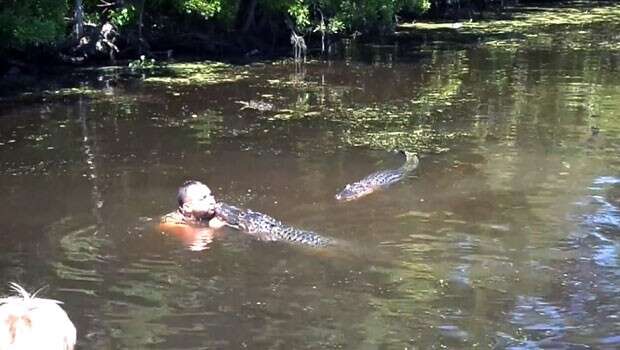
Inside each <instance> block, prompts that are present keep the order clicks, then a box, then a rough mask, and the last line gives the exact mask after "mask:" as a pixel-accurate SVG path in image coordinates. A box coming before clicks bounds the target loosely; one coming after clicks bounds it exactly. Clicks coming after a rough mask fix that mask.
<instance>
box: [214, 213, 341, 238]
mask: <svg viewBox="0 0 620 350" xmlns="http://www.w3.org/2000/svg"><path fill="white" fill-rule="evenodd" d="M215 215H217V216H218V217H219V218H220V219H222V220H224V221H225V222H226V223H228V224H229V225H231V226H235V227H237V228H239V229H241V230H243V231H245V232H247V233H248V234H251V235H253V236H255V237H257V238H259V239H261V240H264V241H285V242H290V243H296V244H301V245H307V246H311V247H324V246H327V245H329V244H330V243H333V242H332V240H330V239H328V238H326V237H323V236H321V235H319V234H317V233H315V232H312V231H306V230H300V229H298V228H295V227H291V226H288V225H286V224H283V223H282V222H280V221H278V220H276V219H274V218H272V217H271V216H269V215H266V214H263V213H259V212H255V211H252V210H244V209H240V208H237V207H235V206H232V205H228V204H225V203H218V205H217V207H216V209H215Z"/></svg>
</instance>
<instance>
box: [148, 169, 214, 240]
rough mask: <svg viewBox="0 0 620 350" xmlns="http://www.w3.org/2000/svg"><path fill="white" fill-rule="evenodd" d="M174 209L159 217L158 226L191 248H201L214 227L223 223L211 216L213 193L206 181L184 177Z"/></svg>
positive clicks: (211, 237) (212, 212)
mask: <svg viewBox="0 0 620 350" xmlns="http://www.w3.org/2000/svg"><path fill="white" fill-rule="evenodd" d="M177 202H178V204H179V207H178V208H177V210H175V211H173V212H171V213H168V214H166V215H164V216H163V217H162V218H161V221H160V224H159V228H160V230H161V231H163V232H164V233H167V234H172V235H175V236H177V237H179V238H181V240H183V241H184V242H185V243H186V244H187V245H188V246H189V248H190V249H191V250H204V249H206V248H207V245H208V244H209V243H211V242H212V241H213V238H214V237H215V235H216V229H218V228H221V227H223V226H225V225H226V223H225V222H224V221H222V220H220V219H219V218H217V217H216V216H215V204H216V201H215V197H214V196H213V193H211V189H209V187H207V185H205V184H203V183H202V182H199V181H194V180H190V181H186V182H185V183H183V185H182V186H181V187H179V190H178V192H177Z"/></svg>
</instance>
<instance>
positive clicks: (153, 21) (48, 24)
mask: <svg viewBox="0 0 620 350" xmlns="http://www.w3.org/2000/svg"><path fill="white" fill-rule="evenodd" d="M614 21H615V22H618V21H620V5H618V4H617V3H615V2H589V1H571V2H547V1H532V2H520V3H516V2H509V1H501V2H500V1H487V0H480V1H469V2H464V1H463V2H450V3H448V2H446V1H444V0H437V1H433V0H404V1H396V2H390V4H389V5H386V4H385V2H382V1H376V2H374V1H363V2H360V1H358V2H355V1H336V0H329V1H328V0H325V1H310V0H294V1H287V0H277V1H276V0H271V1H267V0H265V1H260V0H249V1H232V0H158V1H152V2H147V1H144V0H133V1H129V0H126V1H103V0H96V1H95V0H93V1H91V0H75V1H66V0H24V1H21V0H20V1H17V0H8V4H6V3H5V5H3V7H1V8H0V77H2V84H0V85H2V86H0V95H5V91H11V88H7V87H14V86H18V87H19V86H20V85H21V86H24V85H29V84H30V83H31V82H32V81H36V80H37V79H38V77H39V76H41V75H46V74H47V73H52V74H53V73H54V72H56V73H57V72H58V71H61V72H63V74H64V73H66V72H67V71H75V70H76V69H84V68H88V67H103V66H116V67H121V68H122V67H126V68H127V69H129V70H133V71H144V70H151V71H152V70H156V69H159V71H160V72H166V71H174V70H175V69H176V68H175V66H173V64H178V63H172V62H207V64H208V62H211V61H213V62H226V63H225V64H247V63H252V62H257V61H266V60H275V61H280V62H281V59H282V58H283V57H291V56H293V55H294V56H293V57H292V58H293V59H294V60H295V61H298V62H301V61H305V60H306V55H309V56H311V57H314V58H317V57H320V58H324V59H325V58H327V59H329V57H338V55H341V54H342V53H341V51H342V50H341V49H340V48H341V47H342V46H343V43H345V44H346V45H351V44H355V45H358V44H359V45H376V46H381V45H387V46H394V45H399V44H401V43H404V44H413V45H415V44H416V43H426V42H429V41H435V42H439V41H444V42H447V43H448V44H450V43H455V44H470V43H474V44H483V45H490V46H497V47H505V48H508V49H511V48H512V49H514V48H515V47H518V46H519V45H521V44H522V43H523V42H527V41H535V40H538V41H541V40H544V37H545V32H546V29H547V28H549V27H550V26H575V27H579V26H583V25H586V24H588V25H592V24H596V23H604V22H614ZM566 42H567V43H569V44H570V43H571V41H570V40H567V41H566ZM575 45H579V43H577V44H575ZM609 45H610V48H612V49H618V50H620V44H618V42H615V43H614V42H610V43H609ZM612 46H613V47H612ZM205 60H206V61H205ZM168 63H171V64H170V65H168ZM196 64H198V65H200V64H205V63H196ZM221 64H224V63H221ZM167 67H169V68H170V69H168V70H166V69H161V68H167ZM205 69H207V70H212V69H211V68H210V67H207V68H205ZM194 70H197V71H199V72H200V74H203V73H204V72H203V71H204V69H203V68H201V67H195V69H194ZM194 70H190V71H194ZM215 77H217V75H216V76H215ZM29 78H30V79H29ZM148 79H151V80H152V81H154V82H155V81H157V80H158V79H160V80H161V79H163V80H164V81H168V80H169V78H167V77H165V76H164V77H161V78H159V77H150V78H148ZM177 80H178V79H177ZM198 80H200V79H198ZM178 81H179V82H183V83H185V84H191V83H192V82H193V80H192V78H191V77H188V78H187V79H184V80H178ZM68 91H69V92H68V93H69V94H71V91H72V90H68Z"/></svg>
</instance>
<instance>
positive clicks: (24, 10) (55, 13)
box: [0, 0, 430, 50]
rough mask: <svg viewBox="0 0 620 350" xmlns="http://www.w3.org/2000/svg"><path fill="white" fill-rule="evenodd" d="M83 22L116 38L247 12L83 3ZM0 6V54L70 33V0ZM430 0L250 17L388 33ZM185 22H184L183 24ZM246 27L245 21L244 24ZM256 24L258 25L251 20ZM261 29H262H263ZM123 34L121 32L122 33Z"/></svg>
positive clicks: (234, 7) (276, 10)
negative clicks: (141, 25) (144, 26)
mask: <svg viewBox="0 0 620 350" xmlns="http://www.w3.org/2000/svg"><path fill="white" fill-rule="evenodd" d="M82 3H83V9H84V19H85V21H87V22H89V23H94V24H95V25H101V24H102V21H110V22H111V23H112V25H113V26H114V27H115V28H116V29H117V30H118V31H119V32H120V36H121V37H122V36H123V35H124V34H126V33H127V31H131V30H135V29H133V28H136V25H137V22H138V20H139V16H140V12H141V11H143V12H142V15H143V17H142V18H143V21H146V22H149V21H151V24H154V26H153V27H152V28H163V27H162V26H157V24H158V23H157V21H158V20H159V21H161V20H164V21H170V22H176V23H184V22H185V23H192V24H198V25H200V24H201V22H203V23H204V24H207V23H209V24H214V25H215V26H216V27H217V26H220V27H226V28H230V27H231V25H232V24H235V23H241V22H246V20H247V19H246V18H241V17H242V16H248V15H249V12H248V11H247V9H246V8H242V7H241V6H242V5H243V4H246V3H244V2H242V1H241V0H149V1H147V0H125V1H115V2H114V1H112V2H109V3H108V4H109V5H106V6H101V5H102V3H101V2H99V1H98V0H83V1H82ZM3 5H4V6H2V7H1V8H0V50H3V49H4V50H6V49H26V48H28V47H31V46H36V45H40V44H49V43H53V42H54V41H56V40H58V39H62V38H63V37H64V38H67V37H68V34H69V33H70V31H71V29H70V28H71V26H72V24H73V23H72V18H73V11H74V8H73V6H74V0H3ZM429 6H430V0H387V1H385V0H257V3H256V11H255V12H253V14H254V16H255V17H256V19H259V18H260V19H261V20H262V21H261V22H262V23H267V22H266V21H265V19H268V20H269V21H272V23H282V22H281V21H282V19H283V18H290V19H291V20H292V21H293V23H294V24H295V26H296V29H297V30H298V31H300V32H302V33H303V32H309V31H314V32H322V33H342V32H345V31H348V32H354V31H360V32H378V31H385V30H389V29H390V28H392V27H393V25H394V23H395V15H396V14H398V13H399V12H400V11H407V12H408V13H422V12H424V11H426V10H427V9H428V8H429ZM188 18H191V19H192V20H191V21H190V22H186V21H185V20H186V19H188ZM247 23H250V22H247ZM256 23H258V21H257V22H256ZM263 30H264V28H263ZM123 31H125V33H123Z"/></svg>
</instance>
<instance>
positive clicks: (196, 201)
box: [182, 184, 215, 219]
mask: <svg viewBox="0 0 620 350" xmlns="http://www.w3.org/2000/svg"><path fill="white" fill-rule="evenodd" d="M214 208H215V197H213V194H212V193H211V190H210V189H209V187H207V186H206V185H203V184H194V185H191V186H189V187H188V188H187V197H186V198H185V203H184V204H183V208H182V209H183V211H184V212H185V213H191V214H192V215H194V217H195V218H197V219H200V218H205V217H210V216H213V212H214Z"/></svg>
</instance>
